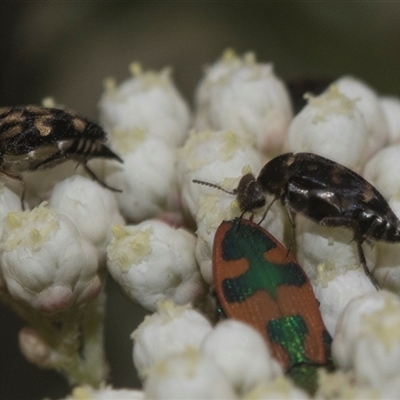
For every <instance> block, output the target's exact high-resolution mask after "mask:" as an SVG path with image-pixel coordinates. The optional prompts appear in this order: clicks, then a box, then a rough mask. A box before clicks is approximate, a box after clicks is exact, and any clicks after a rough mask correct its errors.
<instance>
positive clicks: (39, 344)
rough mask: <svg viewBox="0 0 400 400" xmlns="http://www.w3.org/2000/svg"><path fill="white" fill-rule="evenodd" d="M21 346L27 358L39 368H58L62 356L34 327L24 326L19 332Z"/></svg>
mask: <svg viewBox="0 0 400 400" xmlns="http://www.w3.org/2000/svg"><path fill="white" fill-rule="evenodd" d="M18 339H19V348H20V349H21V352H22V354H23V355H24V356H25V358H26V359H27V360H28V361H29V362H31V363H32V364H35V365H37V366H38V367H39V368H43V369H48V368H57V366H58V365H60V361H61V357H60V355H59V353H58V352H57V351H55V350H54V349H53V348H52V346H50V345H49V344H48V343H46V341H45V340H43V338H42V337H41V335H40V334H39V333H38V332H37V331H36V330H34V329H33V328H28V327H25V328H22V329H21V330H20V331H19V333H18Z"/></svg>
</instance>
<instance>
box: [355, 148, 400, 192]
mask: <svg viewBox="0 0 400 400" xmlns="http://www.w3.org/2000/svg"><path fill="white" fill-rule="evenodd" d="M399 159H400V144H393V145H391V146H388V147H385V148H383V149H381V150H379V151H378V152H377V153H376V154H375V155H374V156H373V157H372V158H371V159H370V160H369V161H368V162H367V163H366V164H365V167H364V173H363V176H364V178H365V179H366V180H367V181H368V182H369V183H371V184H372V185H373V186H375V188H376V189H378V190H379V192H380V193H381V194H382V196H383V197H384V198H385V199H390V198H391V197H392V196H394V195H395V194H396V193H397V192H398V190H399V189H400V163H399Z"/></svg>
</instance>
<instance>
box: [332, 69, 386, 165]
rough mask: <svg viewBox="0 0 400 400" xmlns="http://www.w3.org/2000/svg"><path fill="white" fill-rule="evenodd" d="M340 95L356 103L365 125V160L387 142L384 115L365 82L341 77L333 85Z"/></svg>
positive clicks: (373, 92) (371, 90)
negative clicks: (336, 87)
mask: <svg viewBox="0 0 400 400" xmlns="http://www.w3.org/2000/svg"><path fill="white" fill-rule="evenodd" d="M334 84H335V85H337V86H338V88H339V91H340V93H343V94H344V95H346V96H347V97H348V98H350V99H352V100H355V101H356V106H357V108H358V109H359V110H360V111H361V113H362V115H363V117H364V119H365V122H366V124H367V150H366V160H368V159H369V157H371V155H373V154H375V153H376V152H377V151H378V150H379V149H381V148H382V147H384V146H385V145H386V144H387V142H388V140H389V134H388V127H387V124H386V119H385V115H384V113H383V111H382V108H381V106H380V103H379V98H378V96H377V94H376V92H375V91H374V90H373V89H372V88H371V87H370V86H368V85H367V84H366V83H365V82H363V81H361V80H360V79H357V78H354V77H352V76H343V77H342V78H340V79H338V80H337V81H336V82H335V83H334Z"/></svg>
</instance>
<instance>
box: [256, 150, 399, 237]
mask: <svg viewBox="0 0 400 400" xmlns="http://www.w3.org/2000/svg"><path fill="white" fill-rule="evenodd" d="M256 181H257V182H258V184H259V185H260V187H261V188H263V190H264V191H265V192H267V193H270V194H272V195H273V196H275V198H277V199H278V198H279V199H280V200H281V202H282V203H283V204H284V205H285V207H286V209H287V210H288V213H289V215H290V216H293V215H294V214H295V213H298V212H299V213H302V214H304V215H306V216H307V217H308V218H310V219H312V220H314V221H316V222H318V223H319V224H321V225H326V226H345V227H348V228H350V229H352V230H353V231H354V234H355V237H356V239H357V240H361V241H363V240H365V239H371V240H383V241H387V242H398V241H400V221H399V219H398V218H397V217H396V215H395V214H394V212H393V211H392V210H391V208H390V207H389V205H388V203H387V201H386V200H385V199H384V197H383V196H382V195H381V194H380V193H379V192H378V190H376V189H375V188H374V187H373V186H372V185H371V184H370V183H369V182H367V181H366V180H365V179H364V178H362V177H361V176H360V175H358V174H356V173H355V172H354V171H352V170H350V169H348V168H346V167H345V166H343V165H340V164H338V163H336V162H334V161H331V160H329V159H327V158H324V157H321V156H318V155H316V154H312V153H297V154H292V153H287V154H283V155H281V156H278V157H275V158H274V159H273V160H271V161H270V162H268V163H267V164H266V165H265V166H264V168H263V169H262V170H261V172H260V174H259V176H258V177H257V179H256ZM250 197H251V194H250ZM249 211H250V210H249ZM291 219H292V221H293V218H291Z"/></svg>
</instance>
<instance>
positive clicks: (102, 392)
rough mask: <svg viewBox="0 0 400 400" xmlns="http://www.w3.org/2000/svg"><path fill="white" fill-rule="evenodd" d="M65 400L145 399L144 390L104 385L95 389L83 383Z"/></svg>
mask: <svg viewBox="0 0 400 400" xmlns="http://www.w3.org/2000/svg"><path fill="white" fill-rule="evenodd" d="M64 400H144V392H142V391H141V390H132V389H114V388H112V387H111V386H103V385H102V386H101V387H100V389H94V388H93V387H92V386H89V385H81V386H76V387H74V389H73V390H72V393H71V395H69V396H68V397H66V398H65V399H64Z"/></svg>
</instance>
